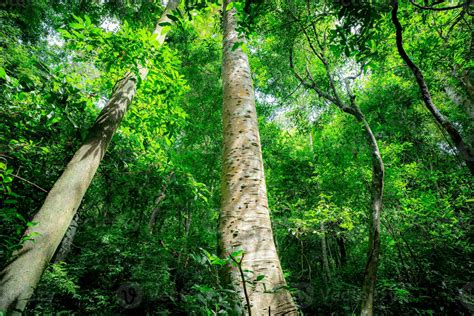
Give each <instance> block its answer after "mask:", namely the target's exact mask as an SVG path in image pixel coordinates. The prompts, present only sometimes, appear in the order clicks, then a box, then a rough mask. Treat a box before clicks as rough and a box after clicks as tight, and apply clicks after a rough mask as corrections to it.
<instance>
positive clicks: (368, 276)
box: [355, 107, 385, 316]
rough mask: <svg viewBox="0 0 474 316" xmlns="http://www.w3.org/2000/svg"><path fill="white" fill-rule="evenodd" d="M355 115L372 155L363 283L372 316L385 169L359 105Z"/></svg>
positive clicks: (364, 307) (366, 312)
mask: <svg viewBox="0 0 474 316" xmlns="http://www.w3.org/2000/svg"><path fill="white" fill-rule="evenodd" d="M355 116H356V118H357V120H358V121H359V122H361V123H362V124H363V125H364V131H365V134H366V138H367V143H368V145H369V149H370V152H371V155H372V214H371V216H370V218H369V249H368V258H367V265H366V267H365V272H364V282H363V284H362V308H361V315H364V316H370V315H373V305H374V294H375V281H376V277H377V268H378V261H379V254H380V213H381V210H382V196H383V186H384V173H385V171H384V165H383V161H382V156H381V155H380V150H379V147H378V145H377V140H376V139H375V136H374V134H373V132H372V130H371V128H370V126H369V123H368V122H367V120H366V118H365V116H364V115H363V113H362V112H361V111H360V109H359V108H358V107H355Z"/></svg>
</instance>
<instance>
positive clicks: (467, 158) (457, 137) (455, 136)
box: [392, 0, 474, 175]
mask: <svg viewBox="0 0 474 316" xmlns="http://www.w3.org/2000/svg"><path fill="white" fill-rule="evenodd" d="M397 12H398V1H397V0H395V1H394V2H393V9H392V22H393V24H394V25H395V29H396V41H397V49H398V53H399V55H400V56H401V57H402V59H403V60H404V61H405V63H406V64H407V66H408V67H409V68H410V69H411V71H412V72H413V75H414V76H415V78H416V82H417V83H418V86H419V87H420V91H421V95H422V97H423V102H424V103H425V106H426V108H427V109H428V110H429V111H430V113H431V114H432V115H433V117H434V118H435V120H436V122H437V123H438V124H439V125H440V126H441V127H442V128H443V130H444V131H445V132H446V133H448V135H449V136H450V137H451V140H452V142H453V144H454V146H455V147H456V150H457V152H458V154H459V155H460V156H461V158H462V159H463V160H464V162H465V163H466V165H467V167H468V168H469V170H470V172H471V174H472V175H474V151H473V149H472V148H471V146H470V145H469V144H467V143H466V142H465V141H464V139H463V138H462V136H461V134H460V133H459V131H458V130H457V128H456V127H455V126H454V124H453V123H452V122H451V121H449V120H448V119H447V118H446V117H444V115H443V114H441V112H440V111H439V110H438V108H437V107H436V106H435V105H434V103H433V100H432V99H431V95H430V91H429V89H428V86H427V85H426V82H425V79H424V78H423V74H422V73H421V70H420V69H419V68H418V67H417V66H416V65H415V64H414V63H413V61H412V60H411V59H410V57H408V55H407V53H406V51H405V49H404V48H403V38H402V31H403V30H402V25H401V24H400V21H399V20H398V16H397Z"/></svg>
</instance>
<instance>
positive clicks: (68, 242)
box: [53, 212, 79, 263]
mask: <svg viewBox="0 0 474 316" xmlns="http://www.w3.org/2000/svg"><path fill="white" fill-rule="evenodd" d="M78 226H79V212H76V214H75V215H74V217H73V218H72V221H71V224H70V225H69V227H68V229H67V231H66V234H65V235H64V238H63V240H62V241H61V244H60V245H59V248H58V251H56V254H55V255H54V258H53V262H55V263H56V262H61V261H64V260H66V257H67V255H68V254H69V252H70V251H71V246H72V243H73V241H74V237H76V233H77V227H78Z"/></svg>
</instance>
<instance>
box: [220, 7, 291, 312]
mask: <svg viewBox="0 0 474 316" xmlns="http://www.w3.org/2000/svg"><path fill="white" fill-rule="evenodd" d="M231 1H232V0H226V1H224V10H223V11H224V51H223V54H224V60H223V70H222V81H223V85H224V102H223V114H222V115H223V124H224V152H223V170H222V201H221V202H222V205H221V214H220V220H219V234H220V238H219V247H220V252H221V255H223V256H227V255H228V254H229V253H232V252H233V251H235V250H239V249H242V250H243V251H244V254H245V257H244V260H243V262H242V269H243V270H250V271H252V272H253V273H252V274H251V275H250V274H247V276H246V278H247V280H248V281H254V280H255V279H256V278H257V276H259V275H264V276H265V277H264V279H263V280H261V281H258V283H257V285H256V286H251V287H248V290H249V293H248V298H249V300H250V305H251V306H250V307H251V311H252V312H251V313H252V315H297V314H298V313H297V309H296V306H295V304H294V302H293V299H292V297H291V295H290V293H289V291H288V290H287V289H286V287H285V286H286V282H285V279H284V277H283V272H282V269H281V266H280V260H279V259H278V255H277V252H276V248H275V242H274V240H273V233H272V227H271V222H270V214H269V210H268V201H267V194H266V186H265V179H264V172H263V162H262V152H261V147H260V136H259V132H258V122H257V113H256V109H255V99H254V98H255V96H254V90H253V83H252V79H251V75H250V66H249V63H248V59H247V56H246V54H245V53H244V52H243V51H242V49H241V48H236V46H235V45H236V43H238V42H240V41H243V39H242V38H239V37H238V34H237V31H236V17H235V14H236V10H235V8H232V9H231V10H229V11H228V10H226V7H227V5H228V4H229V3H230V2H231ZM229 276H230V280H231V282H232V284H233V286H234V287H235V288H236V290H237V291H238V292H239V293H240V295H241V298H242V300H243V301H244V299H245V297H244V293H243V287H242V280H241V276H240V274H239V270H238V269H237V268H236V267H229Z"/></svg>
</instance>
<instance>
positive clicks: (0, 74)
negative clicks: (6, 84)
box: [0, 67, 7, 79]
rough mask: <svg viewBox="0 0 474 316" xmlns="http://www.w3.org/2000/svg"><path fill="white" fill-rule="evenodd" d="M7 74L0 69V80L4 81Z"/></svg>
mask: <svg viewBox="0 0 474 316" xmlns="http://www.w3.org/2000/svg"><path fill="white" fill-rule="evenodd" d="M6 77H7V73H6V72H5V69H4V68H3V67H0V78H2V79H6Z"/></svg>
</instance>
